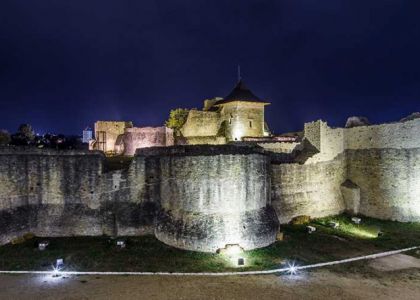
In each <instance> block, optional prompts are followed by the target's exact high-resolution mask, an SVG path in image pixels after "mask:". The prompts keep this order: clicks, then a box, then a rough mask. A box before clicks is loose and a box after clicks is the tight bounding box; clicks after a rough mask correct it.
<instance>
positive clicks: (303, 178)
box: [271, 154, 346, 224]
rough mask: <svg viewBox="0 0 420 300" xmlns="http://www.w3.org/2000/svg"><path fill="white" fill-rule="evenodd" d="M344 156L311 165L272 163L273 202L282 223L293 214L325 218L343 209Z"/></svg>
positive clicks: (288, 219) (287, 220)
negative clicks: (341, 187)
mask: <svg viewBox="0 0 420 300" xmlns="http://www.w3.org/2000/svg"><path fill="white" fill-rule="evenodd" d="M345 176H346V168H345V159H344V155H342V154H341V155H339V156H337V157H336V158H334V159H333V160H330V161H324V162H318V163H313V164H297V163H292V164H279V165H272V173H271V188H272V193H271V197H272V205H273V207H274V209H275V210H276V212H277V216H278V218H279V221H280V223H281V224H283V223H287V222H289V221H290V220H291V219H292V218H293V217H296V216H299V215H308V216H311V217H324V216H328V215H335V214H339V213H341V212H343V211H344V210H345V204H344V201H343V197H342V195H341V191H340V185H341V183H342V182H344V181H345Z"/></svg>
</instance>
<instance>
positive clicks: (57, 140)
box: [0, 124, 87, 149]
mask: <svg viewBox="0 0 420 300" xmlns="http://www.w3.org/2000/svg"><path fill="white" fill-rule="evenodd" d="M0 145H3V146H4V145H11V146H30V147H38V148H53V149H87V145H86V144H83V143H82V139H81V137H79V136H76V135H67V136H66V135H63V134H50V133H47V134H44V135H37V134H35V131H34V130H33V128H32V126H31V125H29V124H21V125H20V126H19V128H18V130H17V132H16V133H13V134H10V133H9V132H7V130H3V129H0Z"/></svg>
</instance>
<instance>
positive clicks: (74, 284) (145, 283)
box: [0, 269, 420, 300]
mask: <svg viewBox="0 0 420 300" xmlns="http://www.w3.org/2000/svg"><path fill="white" fill-rule="evenodd" d="M383 274H385V275H381V276H379V277H375V276H373V277H372V276H369V277H368V278H363V276H360V275H356V274H350V275H345V276H344V275H342V274H338V273H333V272H331V271H327V270H317V271H312V272H310V273H306V274H301V275H299V276H294V277H292V276H281V277H277V276H274V275H269V276H242V277H241V276H236V277H218V278H216V277H157V276H153V277H136V276H73V277H69V278H55V279H51V277H50V276H48V277H45V276H35V275H1V276H0V299H31V300H34V299H257V298H258V299H261V300H262V299H280V298H281V299H323V300H326V299H419V298H420V270H419V269H410V270H405V271H392V272H385V273H383Z"/></svg>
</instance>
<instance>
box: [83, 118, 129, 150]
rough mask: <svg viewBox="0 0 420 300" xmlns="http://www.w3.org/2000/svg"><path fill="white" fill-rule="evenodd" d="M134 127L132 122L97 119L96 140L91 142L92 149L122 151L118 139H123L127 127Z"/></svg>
mask: <svg viewBox="0 0 420 300" xmlns="http://www.w3.org/2000/svg"><path fill="white" fill-rule="evenodd" d="M131 127H133V123H132V122H125V121H97V122H95V140H94V141H92V142H91V144H90V150H100V151H103V152H104V153H106V154H117V153H121V151H122V149H121V147H120V143H119V141H118V140H121V137H122V136H123V134H124V132H125V130H126V128H131Z"/></svg>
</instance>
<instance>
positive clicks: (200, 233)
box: [0, 118, 420, 252]
mask: <svg viewBox="0 0 420 300" xmlns="http://www.w3.org/2000/svg"><path fill="white" fill-rule="evenodd" d="M270 148H271V150H273V149H275V150H276V151H268V150H270ZM104 162H105V156H104V154H103V153H102V152H98V151H91V152H87V151H86V152H84V151H53V150H45V149H33V148H32V149H25V148H14V147H6V148H0V183H1V184H0V243H7V242H9V241H10V240H11V239H12V238H14V237H16V236H19V235H22V234H24V233H26V232H33V233H34V234H36V235H39V236H72V235H102V234H107V235H139V234H150V233H154V234H155V235H156V237H157V238H158V239H160V240H161V241H163V242H165V243H167V244H169V245H172V246H175V247H179V248H183V249H190V250H197V251H209V252H213V251H215V250H216V249H217V248H220V247H223V246H224V245H225V244H239V245H240V246H242V247H244V248H245V249H253V248H258V247H263V246H266V245H268V244H270V243H272V242H273V241H274V239H275V233H276V231H277V230H278V223H286V222H289V221H290V220H291V219H292V218H293V217H295V216H298V215H309V216H311V217H322V216H326V215H334V214H338V213H341V212H343V211H346V210H347V211H349V212H351V213H359V214H362V215H366V216H371V217H375V218H381V219H391V220H398V221H417V222H418V221H420V119H418V118H413V119H410V120H406V121H404V122H397V123H390V124H381V125H372V126H358V127H353V128H331V127H329V126H328V125H327V124H326V123H325V122H322V121H316V122H312V123H307V124H305V128H304V133H303V138H302V141H301V142H300V143H297V142H293V143H287V144H282V143H280V144H279V145H274V146H273V145H270V146H269V147H267V148H266V149H264V148H262V147H259V146H249V145H248V142H243V143H240V144H238V143H233V144H232V145H213V146H210V145H196V146H192V145H187V146H173V147H165V148H162V147H154V148H147V149H141V150H137V154H136V155H135V156H134V159H133V161H132V162H131V164H130V166H129V168H128V169H124V170H115V171H110V170H107V169H106V165H105V164H104Z"/></svg>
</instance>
